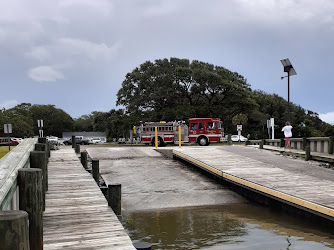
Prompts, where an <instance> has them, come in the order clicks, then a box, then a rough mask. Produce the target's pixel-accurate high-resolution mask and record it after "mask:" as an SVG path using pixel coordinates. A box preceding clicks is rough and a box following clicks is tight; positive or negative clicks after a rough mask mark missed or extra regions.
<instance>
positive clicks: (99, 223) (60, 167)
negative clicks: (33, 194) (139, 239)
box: [43, 147, 135, 250]
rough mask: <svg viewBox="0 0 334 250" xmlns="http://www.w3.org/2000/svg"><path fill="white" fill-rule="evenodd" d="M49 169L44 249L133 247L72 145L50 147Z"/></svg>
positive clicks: (123, 249) (130, 248)
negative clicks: (52, 149) (56, 147)
mask: <svg viewBox="0 0 334 250" xmlns="http://www.w3.org/2000/svg"><path fill="white" fill-rule="evenodd" d="M48 173H49V178H48V181H49V188H48V191H47V193H46V209H45V212H44V214H43V227H44V234H43V235H44V249H115V250H133V249H135V248H134V246H133V245H132V242H131V239H130V237H129V236H128V235H127V233H126V231H125V230H124V228H123V226H122V224H121V223H120V221H119V220H118V218H117V216H116V215H115V214H114V212H113V211H112V209H111V208H110V207H108V204H107V201H106V199H105V198H104V196H103V194H102V192H101V191H100V188H99V187H98V185H97V184H96V183H95V181H94V179H93V178H92V177H91V175H90V174H89V173H88V172H87V171H86V170H85V169H84V168H83V167H82V165H81V163H80V161H79V159H78V157H77V156H76V154H75V153H74V150H73V149H72V148H71V147H61V148H60V150H57V151H52V154H51V157H50V159H49V164H48Z"/></svg>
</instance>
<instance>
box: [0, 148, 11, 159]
mask: <svg viewBox="0 0 334 250" xmlns="http://www.w3.org/2000/svg"><path fill="white" fill-rule="evenodd" d="M11 148H13V147H11ZM8 151H9V150H8V146H3V147H0V159H1V158H2V157H4V156H5V155H6V154H7V153H8Z"/></svg>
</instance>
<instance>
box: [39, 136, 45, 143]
mask: <svg viewBox="0 0 334 250" xmlns="http://www.w3.org/2000/svg"><path fill="white" fill-rule="evenodd" d="M38 143H47V140H46V137H38Z"/></svg>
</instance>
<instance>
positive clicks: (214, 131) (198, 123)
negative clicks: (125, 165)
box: [138, 118, 223, 146]
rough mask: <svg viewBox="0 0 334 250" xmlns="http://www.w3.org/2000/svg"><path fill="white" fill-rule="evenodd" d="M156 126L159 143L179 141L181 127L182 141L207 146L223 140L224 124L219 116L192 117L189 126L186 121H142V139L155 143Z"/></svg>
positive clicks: (140, 127) (145, 141) (140, 133)
mask: <svg viewBox="0 0 334 250" xmlns="http://www.w3.org/2000/svg"><path fill="white" fill-rule="evenodd" d="M155 128H157V137H158V138H157V139H158V145H159V146H164V145H166V144H167V143H175V144H177V143H178V142H179V128H181V142H182V143H187V142H195V143H198V144H199V145H201V146H207V145H209V143H211V142H221V141H222V138H223V129H222V124H221V121H220V119H219V118H190V119H189V127H188V126H187V125H186V123H185V122H184V121H179V122H176V121H175V122H141V123H140V126H139V128H138V135H139V138H140V141H141V142H142V143H145V144H152V145H154V142H155Z"/></svg>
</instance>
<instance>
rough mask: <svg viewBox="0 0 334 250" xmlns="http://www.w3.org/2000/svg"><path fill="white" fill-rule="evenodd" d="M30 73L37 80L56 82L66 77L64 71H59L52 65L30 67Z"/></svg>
mask: <svg viewBox="0 0 334 250" xmlns="http://www.w3.org/2000/svg"><path fill="white" fill-rule="evenodd" d="M28 75H29V77H30V78H31V79H33V80H34V81H37V82H55V81H57V80H60V79H64V75H63V73H62V72H60V71H57V70H55V69H53V68H52V67H50V66H39V67H36V68H33V69H30V70H29V72H28Z"/></svg>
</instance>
